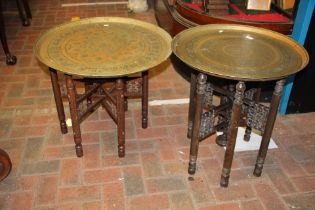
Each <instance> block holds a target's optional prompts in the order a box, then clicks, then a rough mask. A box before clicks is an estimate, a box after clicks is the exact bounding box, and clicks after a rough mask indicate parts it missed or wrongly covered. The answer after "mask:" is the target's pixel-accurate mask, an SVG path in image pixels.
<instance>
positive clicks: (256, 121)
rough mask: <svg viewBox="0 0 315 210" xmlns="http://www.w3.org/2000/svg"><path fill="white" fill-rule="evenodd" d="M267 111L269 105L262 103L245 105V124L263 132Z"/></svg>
mask: <svg viewBox="0 0 315 210" xmlns="http://www.w3.org/2000/svg"><path fill="white" fill-rule="evenodd" d="M268 113H269V107H267V106H265V105H263V104H258V103H251V104H250V105H249V106H248V107H247V116H246V125H247V126H249V127H251V128H255V129H257V130H259V131H261V132H264V129H265V126H266V122H267V117H268Z"/></svg>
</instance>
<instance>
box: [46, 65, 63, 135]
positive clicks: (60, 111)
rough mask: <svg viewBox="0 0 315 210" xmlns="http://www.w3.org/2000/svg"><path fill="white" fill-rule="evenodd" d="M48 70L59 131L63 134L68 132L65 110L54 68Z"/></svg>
mask: <svg viewBox="0 0 315 210" xmlns="http://www.w3.org/2000/svg"><path fill="white" fill-rule="evenodd" d="M49 72H50V79H51V85H52V88H53V92H54V97H55V103H56V109H57V113H58V118H59V123H60V129H61V133H63V134H65V133H68V129H67V124H66V116H65V111H64V107H63V103H62V96H61V92H60V86H59V83H58V76H57V71H56V70H55V69H52V68H49Z"/></svg>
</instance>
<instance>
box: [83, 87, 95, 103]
mask: <svg viewBox="0 0 315 210" xmlns="http://www.w3.org/2000/svg"><path fill="white" fill-rule="evenodd" d="M91 86H93V83H92V82H88V81H85V82H84V89H85V92H88V91H89V90H90V88H91ZM86 103H87V106H88V107H89V106H90V105H91V104H92V98H91V97H87V98H86Z"/></svg>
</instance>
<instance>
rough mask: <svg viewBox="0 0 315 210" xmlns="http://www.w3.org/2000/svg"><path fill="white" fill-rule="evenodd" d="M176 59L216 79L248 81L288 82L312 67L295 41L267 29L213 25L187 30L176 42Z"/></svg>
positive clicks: (174, 41) (177, 36)
mask: <svg viewBox="0 0 315 210" xmlns="http://www.w3.org/2000/svg"><path fill="white" fill-rule="evenodd" d="M172 50H173V52H174V53H175V55H176V56H177V57H178V58H179V59H181V60H182V61H183V62H185V63H186V64H188V65H189V66H191V67H193V68H195V69H197V70H199V71H201V72H203V73H206V74H209V75H212V76H218V77H222V78H227V79H234V80H244V81H266V80H275V79H280V78H284V77H286V76H288V75H291V74H294V73H296V72H298V71H300V70H302V69H303V68H304V67H305V66H306V65H307V63H308V60H309V57H308V54H307V51H306V50H305V49H304V48H303V47H302V46H300V45H299V44H298V43H297V42H295V41H294V40H293V39H291V38H289V37H287V36H285V35H282V34H280V33H277V32H274V31H270V30H267V29H262V28H256V27H252V26H243V25H227V24H212V25H202V26H197V27H194V28H190V29H187V30H185V31H183V32H181V33H179V34H177V35H176V36H175V37H174V39H173V41H172Z"/></svg>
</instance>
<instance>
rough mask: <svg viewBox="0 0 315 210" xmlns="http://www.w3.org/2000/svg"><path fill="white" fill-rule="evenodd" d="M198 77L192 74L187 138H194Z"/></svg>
mask: <svg viewBox="0 0 315 210" xmlns="http://www.w3.org/2000/svg"><path fill="white" fill-rule="evenodd" d="M196 83H197V75H196V73H195V72H191V74H190V96H189V112H188V129H187V138H189V139H190V138H191V136H192V127H193V120H194V117H195V97H196Z"/></svg>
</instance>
